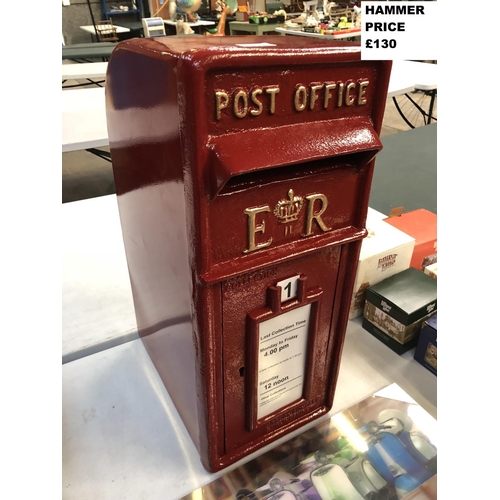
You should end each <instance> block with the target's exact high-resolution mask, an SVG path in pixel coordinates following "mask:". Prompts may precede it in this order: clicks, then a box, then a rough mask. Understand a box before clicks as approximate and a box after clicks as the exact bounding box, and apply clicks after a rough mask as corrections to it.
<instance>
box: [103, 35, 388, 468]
mask: <svg viewBox="0 0 500 500" xmlns="http://www.w3.org/2000/svg"><path fill="white" fill-rule="evenodd" d="M263 41H265V42H267V43H270V44H272V45H271V46H260V47H250V46H248V45H247V44H256V43H262V42H263ZM390 64H391V63H390V62H382V61H361V60H360V48H359V46H356V45H355V44H346V43H342V42H331V43H325V42H324V41H317V40H311V39H301V38H298V37H281V36H275V37H258V36H255V37H254V36H244V37H234V36H233V37H196V36H193V37H165V38H155V39H135V40H129V41H125V42H122V43H120V44H118V46H117V48H116V49H115V51H114V53H113V56H112V57H111V60H110V63H109V67H108V76H107V85H106V103H107V104H106V106H107V116H108V129H109V137H110V147H111V154H112V161H113V169H114V175H115V183H116V191H117V197H118V204H119V208H120V217H121V223H122V229H123V235H124V244H125V249H126V253H127V261H128V265H129V271H130V276H131V285H132V291H133V295H134V303H135V308H136V316H137V322H138V327H139V331H140V334H141V337H142V339H143V342H144V345H145V346H146V349H147V350H148V352H149V355H150V356H151V359H152V360H153V363H154V364H155V366H156V368H157V370H158V373H159V374H160V376H161V378H162V380H163V382H164V383H165V386H166V387H167V389H168V391H169V394H170V395H171V397H172V399H173V401H174V403H175V404H176V407H177V408H178V410H179V413H180V414H181V417H182V418H183V419H184V422H185V423H186V426H187V428H188V430H189V432H190V434H191V436H192V437H193V440H194V442H195V444H196V446H197V447H198V450H199V452H200V456H201V459H202V462H203V464H204V466H205V467H206V468H207V469H209V470H212V471H215V470H218V469H221V468H224V467H227V466H228V465H230V464H232V463H234V462H235V461H237V460H239V459H241V458H243V457H244V456H246V455H247V454H249V453H251V452H253V451H255V450H257V449H259V448H260V447H262V446H264V445H266V444H268V443H270V442H272V441H273V440H275V439H277V438H279V437H281V436H283V435H285V434H287V433H288V432H290V431H292V430H294V429H296V428H298V427H300V426H302V425H304V424H306V423H308V422H309V421H311V420H313V419H315V418H317V417H319V416H320V415H322V414H324V413H326V412H328V411H329V409H330V408H331V406H332V404H333V398H334V393H335V384H336V380H337V375H338V369H339V364H340V356H341V351H342V345H343V341H344V335H345V329H346V324H347V318H348V309H349V301H350V297H351V294H352V287H353V284H354V278H355V273H356V266H357V259H358V254H359V249H360V245H361V240H362V238H363V237H364V236H365V234H366V230H365V220H366V213H367V208H368V199H369V193H370V185H371V179H372V174H373V166H374V160H373V158H374V156H375V155H376V153H377V152H378V151H379V150H380V148H381V143H380V140H379V138H378V134H379V132H380V128H381V124H382V118H383V113H384V108H385V101H386V94H387V86H388V81H389V73H390ZM367 82H368V83H367ZM341 83H342V84H343V85H344V87H343V88H342V93H341V95H340V97H339V95H338V91H339V88H341V87H340V84H341ZM328 85H329V86H330V87H329V89H330V90H329V91H328V92H329V95H328V96H325V92H326V88H327V86H328ZM302 87H303V88H302ZM276 89H279V91H277V90H276ZM216 92H219V93H224V95H226V96H227V99H224V98H221V97H220V95H219V97H217V95H216ZM297 96H298V97H297ZM218 99H219V100H218ZM221 99H222V100H221ZM235 102H236V104H235ZM226 103H227V106H226ZM302 108H303V109H302ZM290 190H293V195H294V196H297V197H299V198H300V200H302V201H301V202H300V203H299V202H297V203H296V205H297V207H298V206H299V205H300V212H298V214H297V217H296V220H294V221H291V222H288V223H284V222H283V220H281V219H280V218H279V217H278V216H277V215H276V214H275V213H274V212H275V210H278V208H276V207H278V206H279V205H280V203H283V202H286V201H287V200H288V199H289V191H290ZM321 196H322V197H324V198H321ZM325 199H326V200H327V202H326V201H325ZM259 207H260V208H259ZM297 207H296V208H297ZM252 210H253V211H256V212H255V215H254V217H255V219H254V226H253V231H252V230H251V229H249V219H250V218H251V216H250V215H249V213H250V212H252ZM277 213H278V212H277ZM249 235H250V236H249ZM249 239H251V240H252V241H253V243H254V244H255V246H256V247H255V248H251V245H250V243H249V241H250V240H249ZM293 275H301V276H304V277H305V278H306V281H305V282H304V283H307V285H306V287H307V290H312V292H311V293H312V294H313V295H312V296H314V297H318V299H317V302H314V308H317V321H314V322H312V323H314V324H313V325H312V326H311V327H310V330H309V335H310V336H312V337H313V338H314V343H313V344H311V345H314V353H308V354H307V355H308V356H313V358H311V359H314V363H309V365H308V366H312V368H311V369H310V370H309V371H308V374H307V377H308V378H307V384H306V385H307V391H305V392H304V394H305V395H306V396H307V397H305V396H304V397H302V398H301V399H299V400H297V401H296V402H294V404H293V405H290V406H289V407H286V408H283V409H282V410H281V411H278V412H276V414H271V415H270V416H269V417H266V419H265V421H263V422H261V423H260V424H258V425H249V424H248V422H249V414H251V411H252V409H251V408H250V406H251V404H249V399H248V392H249V389H248V385H249V384H251V380H252V379H249V377H251V376H253V375H250V374H255V366H254V367H250V366H247V364H248V362H249V360H251V359H254V358H252V357H251V356H250V357H249V356H248V349H249V345H250V344H249V341H248V338H249V335H250V334H251V330H252V328H255V326H253V327H250V326H249V324H250V323H249V320H248V318H249V315H250V313H251V312H252V311H255V310H259V308H265V307H266V305H267V299H268V294H269V291H268V290H269V288H270V287H274V286H275V285H276V283H277V282H278V281H280V280H282V279H285V278H288V277H290V276H293ZM307 290H306V292H307ZM311 300H312V299H311ZM315 310H316V309H315ZM189 315H190V316H191V320H190V321H189V322H188V324H187V326H186V327H185V328H184V330H182V331H181V332H180V333H179V330H178V329H177V330H176V333H175V334H173V333H172V334H171V333H170V332H171V331H172V328H171V324H172V323H175V322H176V321H177V320H180V319H182V318H184V319H186V317H187V316H189ZM180 359H182V362H179V360H180ZM308 359H309V358H308ZM249 380H250V382H249Z"/></svg>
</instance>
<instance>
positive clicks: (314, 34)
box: [275, 28, 361, 40]
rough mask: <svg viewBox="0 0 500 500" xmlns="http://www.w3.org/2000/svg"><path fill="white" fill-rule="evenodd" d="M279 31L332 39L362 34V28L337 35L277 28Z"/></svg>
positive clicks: (287, 33) (286, 33)
mask: <svg viewBox="0 0 500 500" xmlns="http://www.w3.org/2000/svg"><path fill="white" fill-rule="evenodd" d="M275 31H276V32H277V33H281V34H282V35H294V36H305V37H309V38H323V39H330V40H342V39H345V38H356V37H360V36H361V30H360V31H358V32H354V33H353V32H351V33H342V32H339V33H336V34H335V35H322V34H321V33H308V32H307V31H298V30H289V29H286V28H276V30H275Z"/></svg>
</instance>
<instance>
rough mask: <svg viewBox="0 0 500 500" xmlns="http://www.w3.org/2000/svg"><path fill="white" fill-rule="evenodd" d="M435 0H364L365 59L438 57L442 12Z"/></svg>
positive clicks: (363, 55)
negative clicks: (380, 0) (440, 16)
mask: <svg viewBox="0 0 500 500" xmlns="http://www.w3.org/2000/svg"><path fill="white" fill-rule="evenodd" d="M437 4H438V3H437V1H434V2H428V1H427V2H410V1H398V2H363V3H362V4H361V5H362V6H361V9H362V11H361V59H365V60H384V59H416V60H437V59H438V54H437V47H438V46H439V42H438V39H437V37H438V34H439V26H440V24H439V16H438V7H437Z"/></svg>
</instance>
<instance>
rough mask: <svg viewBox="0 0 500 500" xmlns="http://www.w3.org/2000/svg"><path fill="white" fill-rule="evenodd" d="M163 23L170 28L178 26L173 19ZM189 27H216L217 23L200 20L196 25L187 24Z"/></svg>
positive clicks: (165, 20)
mask: <svg viewBox="0 0 500 500" xmlns="http://www.w3.org/2000/svg"><path fill="white" fill-rule="evenodd" d="M163 22H164V23H165V24H168V25H169V26H177V22H176V21H172V20H171V19H164V20H163ZM187 24H188V25H189V26H214V25H215V23H214V22H213V21H204V20H203V19H200V20H198V21H196V22H195V23H193V22H188V23H187Z"/></svg>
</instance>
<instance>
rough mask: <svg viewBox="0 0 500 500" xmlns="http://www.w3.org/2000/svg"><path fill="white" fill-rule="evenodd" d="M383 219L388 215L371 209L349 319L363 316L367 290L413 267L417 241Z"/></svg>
mask: <svg viewBox="0 0 500 500" xmlns="http://www.w3.org/2000/svg"><path fill="white" fill-rule="evenodd" d="M384 219H385V215H383V214H381V213H380V212H377V211H376V210H372V209H371V208H369V209H368V216H367V219H366V228H367V229H368V236H367V237H366V238H365V239H364V240H363V244H362V245H361V252H360V254H359V261H358V270H357V273H356V280H355V282H354V290H353V294H352V300H351V308H350V310H349V319H353V318H356V317H358V316H361V315H362V314H363V309H364V306H365V295H366V289H367V288H368V287H369V286H370V285H375V284H376V283H380V282H381V281H382V280H384V279H386V278H389V277H391V276H393V275H394V274H397V273H400V272H401V271H404V270H405V269H408V268H409V267H410V261H411V257H412V255H413V248H414V246H415V239H414V238H412V237H411V236H409V235H407V234H406V233H403V232H402V231H400V230H399V229H396V228H395V227H393V226H391V225H390V224H387V223H386V222H385V221H384Z"/></svg>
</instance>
